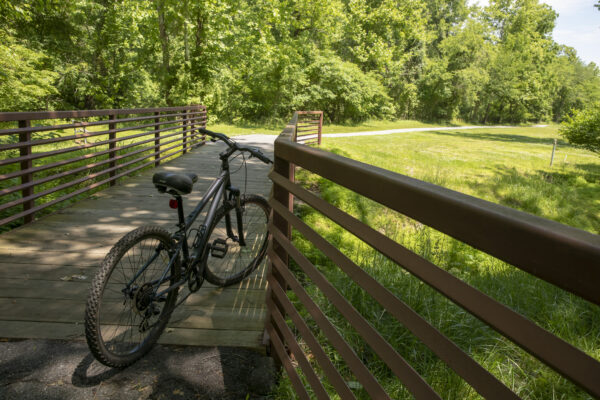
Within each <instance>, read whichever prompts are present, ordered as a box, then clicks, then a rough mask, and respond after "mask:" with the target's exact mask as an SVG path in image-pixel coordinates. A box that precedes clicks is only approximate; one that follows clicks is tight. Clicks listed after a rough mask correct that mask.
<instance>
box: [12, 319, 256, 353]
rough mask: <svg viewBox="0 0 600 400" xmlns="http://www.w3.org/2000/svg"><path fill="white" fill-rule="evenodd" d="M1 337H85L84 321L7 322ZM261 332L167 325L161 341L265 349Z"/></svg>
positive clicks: (163, 342)
mask: <svg viewBox="0 0 600 400" xmlns="http://www.w3.org/2000/svg"><path fill="white" fill-rule="evenodd" d="M0 337H3V338H10V339H21V338H29V339H70V340H85V336H84V328H83V324H82V323H60V322H39V321H35V322H31V321H3V323H2V324H0ZM261 340H262V330H261V331H237V330H231V329H190V328H171V327H167V329H166V330H165V332H164V333H163V335H162V336H161V337H160V339H159V340H158V343H162V344H177V345H187V346H236V347H248V348H252V349H255V350H259V351H263V352H264V347H263V346H262V345H261V343H260V342H261Z"/></svg>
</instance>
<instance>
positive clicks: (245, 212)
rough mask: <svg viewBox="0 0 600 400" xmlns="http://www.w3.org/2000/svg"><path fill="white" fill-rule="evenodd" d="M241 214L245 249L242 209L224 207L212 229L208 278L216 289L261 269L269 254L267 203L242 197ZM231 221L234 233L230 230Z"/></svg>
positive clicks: (207, 260)
mask: <svg viewBox="0 0 600 400" xmlns="http://www.w3.org/2000/svg"><path fill="white" fill-rule="evenodd" d="M239 211H240V213H241V220H242V232H243V238H244V242H245V243H244V244H243V245H241V244H240V240H239V236H240V232H239V226H238V219H237V212H238V208H237V207H235V205H233V204H229V203H227V204H225V205H223V206H222V207H221V208H220V209H219V210H218V211H217V215H216V217H215V221H214V223H213V224H212V226H211V231H210V233H209V238H208V243H207V247H206V248H207V253H208V254H207V256H206V269H205V277H206V279H207V280H208V281H209V282H210V283H212V284H214V285H218V286H228V285H233V284H234V283H237V282H239V281H241V280H242V279H244V278H245V277H247V276H248V275H250V273H252V271H254V270H255V269H256V268H257V267H258V266H259V265H260V263H261V261H262V260H263V258H264V257H265V253H266V252H267V241H268V240H267V239H268V236H269V232H268V230H267V228H268V226H267V224H268V222H269V213H270V207H269V204H268V203H267V201H266V200H265V199H264V198H262V197H260V196H255V195H249V196H242V197H241V199H240V208H239ZM228 220H229V225H230V229H227V224H228V222H227V221H228Z"/></svg>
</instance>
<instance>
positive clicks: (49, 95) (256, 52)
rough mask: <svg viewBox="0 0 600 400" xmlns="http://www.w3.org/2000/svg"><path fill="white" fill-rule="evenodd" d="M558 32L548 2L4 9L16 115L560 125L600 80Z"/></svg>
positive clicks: (77, 4)
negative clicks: (307, 116) (202, 113)
mask: <svg viewBox="0 0 600 400" xmlns="http://www.w3.org/2000/svg"><path fill="white" fill-rule="evenodd" d="M590 12H598V11H597V10H596V9H594V7H593V5H590ZM556 17H557V14H556V12H555V11H553V10H552V8H551V7H550V6H548V5H546V4H542V3H539V1H538V0H491V1H490V4H489V6H486V7H483V8H482V7H479V6H469V5H468V2H467V0H331V1H326V2H323V1H321V0H319V1H317V0H252V1H250V0H235V1H233V0H223V1H219V0H198V1H196V0H194V1H190V0H154V1H140V0H71V1H58V0H0V111H24V110H44V109H97V108H129V107H149V106H153V107H155V106H172V105H184V104H191V103H202V104H206V105H207V106H208V107H209V111H210V115H211V116H212V117H213V118H218V119H220V120H223V121H235V120H240V119H241V120H246V121H265V120H273V119H280V118H287V117H289V116H290V114H291V112H292V111H294V110H297V109H320V110H323V111H324V112H325V117H326V119H328V120H329V121H334V122H345V121H361V120H365V119H369V118H415V119H426V120H450V119H454V118H460V119H463V120H466V121H473V122H481V123H502V122H509V123H520V122H531V121H542V120H543V121H549V120H555V121H560V120H562V119H564V117H565V116H566V115H568V114H569V113H570V112H571V110H576V109H581V108H584V107H585V105H586V104H590V103H594V102H596V101H600V71H599V69H598V66H597V65H595V64H594V63H589V64H586V63H584V62H582V61H581V60H580V59H579V58H578V57H577V54H576V52H575V50H574V49H572V48H570V47H567V46H563V45H559V44H557V43H556V42H555V41H554V40H553V38H552V32H553V29H554V24H555V21H556Z"/></svg>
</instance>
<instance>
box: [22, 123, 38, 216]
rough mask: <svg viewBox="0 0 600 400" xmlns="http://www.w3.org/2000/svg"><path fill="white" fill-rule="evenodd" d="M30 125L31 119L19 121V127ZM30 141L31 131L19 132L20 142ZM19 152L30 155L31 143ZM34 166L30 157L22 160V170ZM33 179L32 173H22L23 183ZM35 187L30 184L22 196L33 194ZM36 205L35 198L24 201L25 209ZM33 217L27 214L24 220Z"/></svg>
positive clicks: (25, 155) (23, 155)
mask: <svg viewBox="0 0 600 400" xmlns="http://www.w3.org/2000/svg"><path fill="white" fill-rule="evenodd" d="M30 126H31V122H30V121H29V120H22V121H19V128H28V127H30ZM29 141H31V132H23V133H19V142H21V143H23V142H29ZM19 152H20V155H21V157H27V156H30V155H31V145H27V146H23V147H21V148H19ZM32 166H33V163H32V162H31V160H30V159H27V160H23V161H21V171H25V170H27V169H30V168H31V167H32ZM31 181H33V174H32V173H27V174H23V175H21V184H24V183H29V182H31ZM33 189H34V187H33V186H29V187H27V188H25V189H23V190H22V191H21V195H22V197H23V198H25V197H27V196H31V195H32V194H33ZM34 205H35V200H29V201H26V202H25V203H23V211H27V210H30V209H32V208H33V207H34ZM33 217H34V214H33V213H31V214H29V215H26V216H25V217H24V222H25V223H26V224H28V223H30V222H33Z"/></svg>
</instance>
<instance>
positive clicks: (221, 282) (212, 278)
mask: <svg viewBox="0 0 600 400" xmlns="http://www.w3.org/2000/svg"><path fill="white" fill-rule="evenodd" d="M248 203H254V204H256V205H258V206H259V207H261V208H262V209H263V210H264V211H265V213H266V216H267V220H268V218H269V214H270V211H271V207H270V206H269V203H268V202H267V200H266V199H264V198H263V197H261V196H257V195H254V194H250V195H246V196H242V197H241V205H242V206H243V205H245V204H248ZM230 211H233V213H232V225H233V231H234V232H236V231H237V222H236V219H235V206H234V205H233V204H230V203H227V204H225V205H223V206H221V207H220V208H219V209H218V210H217V213H216V216H215V219H214V222H213V224H212V226H211V228H210V230H209V232H208V237H209V238H210V237H211V234H212V232H213V230H214V229H215V227H216V225H217V223H218V222H219V221H220V220H221V219H222V218H223V217H224V216H225V214H226V213H228V212H230ZM268 237H269V233H268V232H267V234H266V235H265V239H264V243H263V245H262V247H261V249H260V251H259V253H258V254H257V256H256V257H254V258H253V260H252V261H251V262H250V264H249V265H248V266H246V268H245V269H243V270H242V271H241V272H239V273H237V274H236V275H234V276H233V277H229V278H223V277H219V276H217V274H216V273H214V272H213V271H211V267H210V263H207V264H206V268H205V269H204V276H205V278H206V280H207V281H209V282H210V283H212V284H213V285H217V286H229V285H233V284H235V283H238V282H240V281H241V280H242V279H244V278H245V277H247V276H248V275H250V274H251V273H252V272H253V271H254V270H255V269H256V268H257V267H258V266H259V265H260V263H261V261H262V260H263V258H264V257H265V254H266V253H267V243H268ZM209 244H210V243H208V244H207V249H208V245H209ZM207 251H208V250H207Z"/></svg>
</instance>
